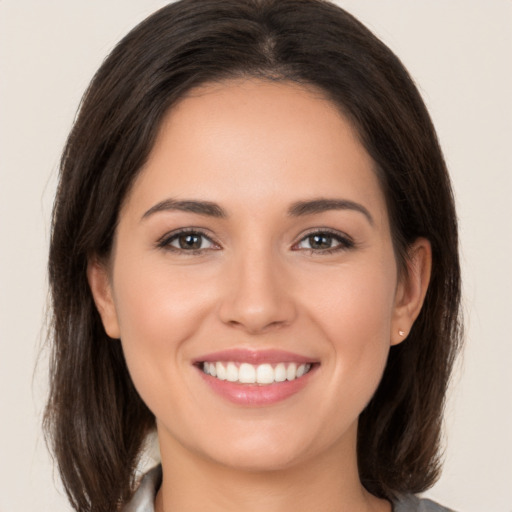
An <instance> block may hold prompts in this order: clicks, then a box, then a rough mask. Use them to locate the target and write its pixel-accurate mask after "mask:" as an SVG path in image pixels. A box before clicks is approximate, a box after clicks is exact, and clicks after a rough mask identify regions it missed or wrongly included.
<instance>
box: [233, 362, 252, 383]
mask: <svg viewBox="0 0 512 512" xmlns="http://www.w3.org/2000/svg"><path fill="white" fill-rule="evenodd" d="M230 364H231V363H230ZM238 380H239V382H242V383H244V384H254V383H255V382H256V369H255V368H254V366H253V365H252V364H247V363H242V364H241V365H240V368H239V369H238Z"/></svg>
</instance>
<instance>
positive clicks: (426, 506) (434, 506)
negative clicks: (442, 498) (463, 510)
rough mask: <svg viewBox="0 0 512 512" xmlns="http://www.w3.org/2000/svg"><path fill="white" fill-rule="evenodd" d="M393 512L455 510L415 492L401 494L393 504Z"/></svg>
mask: <svg viewBox="0 0 512 512" xmlns="http://www.w3.org/2000/svg"><path fill="white" fill-rule="evenodd" d="M393 512H455V511H453V510H452V509H450V508H446V507H443V506H441V505H439V504H438V503H436V502H434V501H432V500H429V499H425V498H418V496H414V495H413V494H407V495H404V496H401V497H400V498H399V499H398V500H397V501H396V502H395V503H394V504H393Z"/></svg>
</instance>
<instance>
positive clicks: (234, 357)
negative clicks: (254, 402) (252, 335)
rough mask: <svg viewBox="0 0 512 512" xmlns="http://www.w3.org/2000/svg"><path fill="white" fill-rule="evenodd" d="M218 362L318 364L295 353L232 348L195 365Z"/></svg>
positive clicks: (197, 359) (202, 358)
mask: <svg viewBox="0 0 512 512" xmlns="http://www.w3.org/2000/svg"><path fill="white" fill-rule="evenodd" d="M217 361H233V362H240V363H250V364H263V363H299V364H302V363H313V362H316V361H315V360H313V359H312V358H311V357H306V356H303V355H300V354H295V353H293V352H287V351H284V350H274V349H270V350H269V349H266V350H261V349H257V350H251V349H246V348H232V349H228V350H220V351H218V352H212V353H209V354H205V355H204V356H201V357H198V358H196V359H195V361H194V363H204V362H208V363H213V362H217Z"/></svg>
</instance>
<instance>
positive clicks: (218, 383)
mask: <svg viewBox="0 0 512 512" xmlns="http://www.w3.org/2000/svg"><path fill="white" fill-rule="evenodd" d="M216 361H233V362H235V363H251V364H263V363H269V364H272V363H297V364H304V363H315V362H316V361H314V360H312V359H311V358H307V357H305V356H301V355H298V354H294V353H291V352H284V351H281V350H257V351H256V350H247V349H232V350H223V351H220V352H215V353H212V354H207V355H205V356H203V357H200V358H198V359H197V360H196V361H195V364H196V366H197V369H198V371H199V373H200V375H201V377H202V379H203V381H204V382H205V383H206V384H207V385H208V386H209V387H210V389H212V390H213V391H214V392H215V393H216V394H218V395H220V396H221V397H223V398H225V399H227V400H229V401H230V402H232V403H234V404H237V405H242V406H252V407H255V406H260V407H261V406H267V405H272V404H275V403H277V402H280V401H282V400H286V399H287V398H289V397H291V396H292V395H295V394H296V393H298V392H299V391H300V390H302V389H303V388H304V387H305V386H306V385H307V384H308V382H310V380H311V378H312V377H313V376H314V374H315V373H316V370H317V369H318V367H319V365H318V364H313V367H312V368H311V370H310V371H309V372H308V373H306V374H305V375H303V376H302V377H299V378H298V379H295V380H291V381H285V382H276V383H274V384H268V385H258V384H240V383H238V382H229V381H227V380H219V379H217V378H215V377H212V376H211V375H207V374H206V373H204V372H203V371H202V369H201V368H200V363H202V362H216Z"/></svg>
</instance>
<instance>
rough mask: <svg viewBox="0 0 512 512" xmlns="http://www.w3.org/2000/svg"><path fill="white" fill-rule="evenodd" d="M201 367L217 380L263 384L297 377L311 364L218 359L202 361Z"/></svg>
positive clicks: (308, 368) (306, 371) (307, 369)
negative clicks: (256, 363) (238, 362)
mask: <svg viewBox="0 0 512 512" xmlns="http://www.w3.org/2000/svg"><path fill="white" fill-rule="evenodd" d="M202 368H203V371H204V373H206V374H208V375H211V376H212V377H216V378H217V379H219V380H227V381H229V382H240V383H241V384H260V385H265V384H273V383H274V382H284V381H286V380H289V381H291V380H295V379H298V378H300V377H302V376H303V375H305V374H306V373H308V372H309V370H310V369H311V364H309V363H308V364H301V365H299V366H297V364H296V363H278V364H277V365H275V367H273V366H272V365H271V364H268V363H265V364H260V365H252V364H249V363H241V364H237V363H234V362H232V361H230V362H227V363H222V362H220V361H218V362H215V363H213V362H212V363H210V362H204V363H203V366H202Z"/></svg>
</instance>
